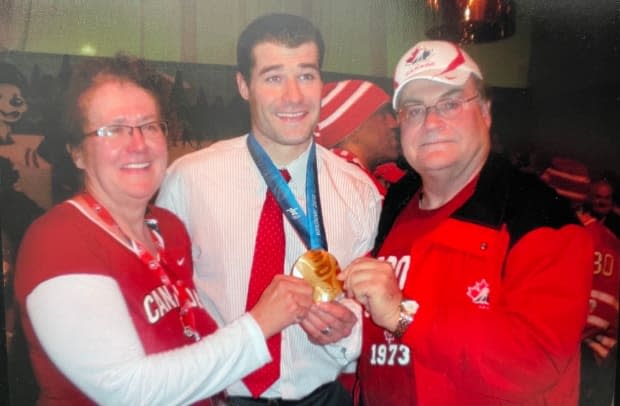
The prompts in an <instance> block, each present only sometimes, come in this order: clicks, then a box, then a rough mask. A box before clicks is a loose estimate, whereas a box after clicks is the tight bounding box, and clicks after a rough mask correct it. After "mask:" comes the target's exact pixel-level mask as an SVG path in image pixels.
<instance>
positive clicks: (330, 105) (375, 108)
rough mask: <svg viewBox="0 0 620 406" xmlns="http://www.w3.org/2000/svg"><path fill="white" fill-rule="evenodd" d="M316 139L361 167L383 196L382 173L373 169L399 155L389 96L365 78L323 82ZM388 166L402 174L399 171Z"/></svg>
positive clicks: (383, 180) (384, 190) (396, 131)
mask: <svg viewBox="0 0 620 406" xmlns="http://www.w3.org/2000/svg"><path fill="white" fill-rule="evenodd" d="M316 142H317V143H319V144H320V145H323V146H324V147H326V148H329V149H331V151H332V152H334V153H335V154H336V155H338V156H340V157H342V158H344V159H345V160H347V161H349V162H351V163H353V164H355V165H357V166H359V167H360V168H362V169H363V170H364V171H365V172H366V173H367V174H368V176H370V178H371V179H372V180H373V182H375V185H376V186H377V188H378V189H379V192H380V193H381V194H382V195H384V194H385V192H386V186H387V184H386V183H387V182H385V176H383V177H381V178H380V177H378V176H377V174H376V170H377V168H378V167H379V166H380V165H381V164H385V163H387V162H394V161H396V160H397V159H398V157H399V156H400V145H399V141H398V123H397V122H396V117H395V116H394V111H393V110H392V107H391V106H390V96H388V94H387V93H386V92H385V91H384V90H383V89H381V88H380V87H379V86H377V85H375V84H374V83H372V82H368V81H364V80H344V81H340V82H331V83H326V84H325V85H324V86H323V92H322V95H321V114H320V117H319V123H318V132H317V134H316ZM390 167H391V168H393V169H392V170H393V171H396V173H400V174H401V175H402V171H401V170H399V169H398V168H396V167H394V166H390ZM383 172H387V171H386V168H385V167H384V168H383V171H382V172H380V173H381V174H382V173H383ZM397 177H398V176H397ZM389 179H390V180H391V181H394V179H395V178H394V177H389Z"/></svg>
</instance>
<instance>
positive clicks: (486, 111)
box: [480, 100, 492, 128]
mask: <svg viewBox="0 0 620 406" xmlns="http://www.w3.org/2000/svg"><path fill="white" fill-rule="evenodd" d="M480 111H482V118H483V119H484V122H485V124H486V125H487V127H488V128H491V122H492V119H491V102H490V101H489V100H486V101H484V102H482V105H481V107H480Z"/></svg>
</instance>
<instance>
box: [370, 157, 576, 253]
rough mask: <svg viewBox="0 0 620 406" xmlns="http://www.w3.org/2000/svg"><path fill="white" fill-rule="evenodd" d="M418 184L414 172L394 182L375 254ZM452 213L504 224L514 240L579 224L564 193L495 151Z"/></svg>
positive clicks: (489, 224) (491, 224) (489, 223)
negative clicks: (471, 190) (472, 188)
mask: <svg viewBox="0 0 620 406" xmlns="http://www.w3.org/2000/svg"><path fill="white" fill-rule="evenodd" d="M420 186H421V181H420V177H419V175H417V174H416V173H415V172H410V173H408V174H407V175H406V176H405V177H403V179H401V181H400V182H398V183H397V184H395V185H393V186H392V187H390V190H389V191H388V194H387V195H386V198H385V201H384V207H383V211H382V213H381V219H380V220H379V229H378V233H377V238H376V240H375V250H374V253H375V254H376V253H377V251H378V249H379V247H380V246H381V244H383V241H384V240H385V237H386V236H387V233H388V232H389V230H390V228H391V227H392V224H394V221H395V220H396V218H397V217H398V214H399V213H400V212H401V211H402V209H403V208H404V207H405V206H406V205H407V203H408V202H409V201H410V200H411V198H412V197H413V195H414V194H415V193H416V191H417V190H418V189H419V188H420ZM451 217H453V218H455V219H458V220H461V221H465V222H470V223H474V224H478V225H482V226H485V227H490V228H493V229H497V230H499V229H500V228H501V227H502V225H504V224H506V226H507V228H508V233H509V234H510V242H511V245H513V244H515V243H516V242H517V241H519V239H521V237H523V236H524V235H525V234H527V233H528V232H530V231H532V230H534V229H536V228H539V227H552V228H555V229H558V228H560V227H562V226H564V225H566V224H580V223H579V220H578V219H577V216H576V215H575V213H574V211H573V210H572V208H571V207H570V204H569V202H568V201H567V200H566V199H565V198H563V197H560V196H559V195H558V194H557V193H556V192H555V191H554V190H553V189H552V188H550V187H549V186H547V185H546V184H545V183H544V182H543V181H541V180H540V179H539V178H538V177H536V176H535V175H532V174H526V173H523V172H521V171H519V170H518V169H516V168H514V167H513V166H512V165H511V164H510V163H509V162H508V161H507V160H505V159H504V158H502V157H500V156H497V155H494V154H492V155H490V156H489V158H488V160H487V162H486V163H485V165H484V167H483V168H482V170H481V172H480V178H479V179H478V184H477V185H476V190H475V191H474V194H473V195H472V197H471V198H470V199H469V200H467V202H465V204H464V205H463V206H461V207H460V208H459V209H457V210H456V211H455V212H454V213H453V214H452V215H451Z"/></svg>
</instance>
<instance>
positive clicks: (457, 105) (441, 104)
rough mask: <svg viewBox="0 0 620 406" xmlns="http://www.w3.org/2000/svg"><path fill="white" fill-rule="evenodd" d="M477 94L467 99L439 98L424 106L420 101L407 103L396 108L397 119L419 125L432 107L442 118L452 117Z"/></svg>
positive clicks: (476, 96)
mask: <svg viewBox="0 0 620 406" xmlns="http://www.w3.org/2000/svg"><path fill="white" fill-rule="evenodd" d="M478 96H480V95H479V94H476V95H474V96H472V97H470V98H469V99H444V100H439V101H438V102H437V103H435V104H434V105H432V106H426V105H424V104H421V103H417V104H409V105H406V106H404V107H403V108H402V109H400V110H398V120H399V121H400V122H401V123H406V124H409V125H416V126H417V125H420V124H422V123H423V122H424V119H426V116H427V114H428V112H429V110H431V109H434V110H435V111H436V112H437V114H439V115H440V116H441V117H443V118H454V117H456V116H458V114H459V113H460V112H461V110H462V109H463V105H464V104H465V103H469V102H470V101H472V100H474V99H476V98H478Z"/></svg>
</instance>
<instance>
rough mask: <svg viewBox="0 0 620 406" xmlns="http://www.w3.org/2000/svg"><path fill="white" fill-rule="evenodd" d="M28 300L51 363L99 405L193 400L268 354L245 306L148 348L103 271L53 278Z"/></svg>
mask: <svg viewBox="0 0 620 406" xmlns="http://www.w3.org/2000/svg"><path fill="white" fill-rule="evenodd" d="M26 307H27V312H28V316H29V318H30V320H31V323H32V326H33V329H34V332H35V334H36V336H37V338H38V339H39V341H40V343H41V345H42V347H43V349H44V350H45V352H46V353H47V354H48V356H49V357H50V359H51V360H52V362H54V364H55V365H56V366H57V367H58V369H59V370H60V371H61V372H62V373H63V374H65V376H67V378H68V379H69V380H71V381H72V382H73V383H74V384H75V385H76V386H77V387H78V388H79V389H80V390H82V391H83V392H84V393H85V394H87V395H88V396H89V397H90V398H92V399H93V400H95V401H96V402H97V403H100V404H106V405H154V404H158V405H181V404H189V403H192V402H195V401H197V400H200V399H204V398H207V397H209V396H212V395H213V394H215V393H218V392H220V391H222V390H223V389H224V388H226V387H227V386H229V385H230V384H231V383H233V382H235V381H238V380H239V379H241V378H242V377H243V376H245V375H247V374H248V373H250V372H252V371H253V370H255V369H256V368H258V367H260V366H262V365H264V364H265V363H266V362H268V361H269V360H270V355H269V351H268V349H267V346H266V343H265V339H264V337H263V334H262V332H261V330H260V327H259V326H258V325H257V323H256V322H255V321H254V319H253V318H252V317H251V316H250V315H249V314H247V313H246V314H245V315H243V316H242V317H240V318H239V319H237V320H236V321H234V322H232V323H230V324H229V325H228V326H226V327H223V328H220V329H219V330H217V332H215V333H214V334H212V335H209V336H207V337H205V338H203V339H202V340H201V341H200V342H198V343H195V344H191V345H188V346H185V347H182V348H178V349H174V350H170V351H166V352H163V353H158V354H153V355H146V354H145V353H144V350H143V348H142V344H141V342H140V339H139V337H138V334H137V332H136V330H135V328H134V325H133V323H132V321H131V317H130V315H129V313H128V310H127V306H126V304H125V301H124V299H123V297H122V295H121V292H120V290H119V288H118V286H117V284H116V282H115V281H114V280H113V279H111V278H109V277H105V276H98V275H84V274H74V275H63V276H59V277H55V278H53V279H50V280H47V281H45V282H43V283H41V284H40V285H38V286H37V287H36V288H35V289H34V290H33V291H32V292H31V293H30V294H29V295H28V297H27V299H26Z"/></svg>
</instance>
